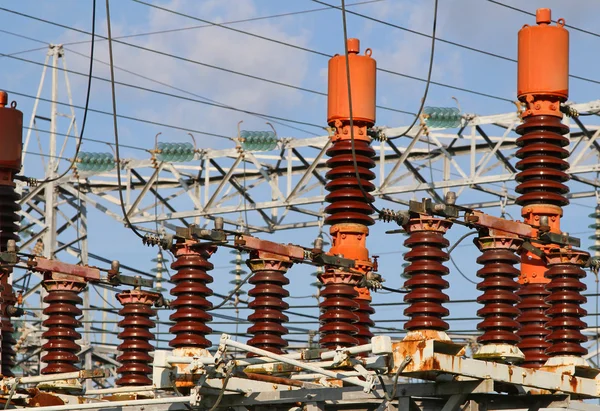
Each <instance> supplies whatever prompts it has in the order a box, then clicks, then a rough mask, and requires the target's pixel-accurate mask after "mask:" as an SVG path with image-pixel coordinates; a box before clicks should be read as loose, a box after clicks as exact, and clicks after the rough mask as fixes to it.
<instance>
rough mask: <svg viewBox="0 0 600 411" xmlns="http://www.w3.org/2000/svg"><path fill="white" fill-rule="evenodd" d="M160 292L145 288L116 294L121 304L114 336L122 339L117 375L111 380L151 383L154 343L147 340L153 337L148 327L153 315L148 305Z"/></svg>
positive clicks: (129, 383) (127, 383)
mask: <svg viewBox="0 0 600 411" xmlns="http://www.w3.org/2000/svg"><path fill="white" fill-rule="evenodd" d="M159 297H160V295H159V294H157V293H152V292H149V291H142V290H127V291H123V292H120V293H118V294H117V300H119V302H120V303H121V304H122V305H123V308H121V309H120V310H119V315H120V316H122V317H123V319H122V320H121V321H119V327H121V328H123V331H121V332H120V333H119V335H118V338H119V339H121V340H122V341H123V342H122V343H121V344H120V345H119V346H118V347H117V349H118V350H119V351H121V352H122V354H121V355H119V356H118V357H117V361H119V362H120V363H121V364H122V365H121V366H120V367H119V368H117V372H118V373H119V374H120V375H121V377H120V378H118V379H117V380H116V381H115V383H116V384H117V385H121V386H139V385H152V379H151V378H149V377H148V375H150V374H152V367H151V365H150V364H152V361H153V359H152V356H150V353H151V352H153V351H154V346H153V345H152V344H151V343H150V341H152V340H154V334H152V333H151V332H150V329H152V328H154V327H155V326H156V324H155V323H154V321H153V320H152V319H151V317H153V316H155V315H156V312H155V311H154V310H153V309H152V305H153V304H154V303H155V302H156V301H157V300H158V299H159Z"/></svg>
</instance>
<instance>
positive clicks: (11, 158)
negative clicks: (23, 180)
mask: <svg viewBox="0 0 600 411" xmlns="http://www.w3.org/2000/svg"><path fill="white" fill-rule="evenodd" d="M7 105H8V93H6V92H5V91H0V168H8V169H10V170H14V171H15V172H18V171H20V170H21V155H22V152H23V112H21V111H19V110H17V108H16V104H13V105H12V106H10V107H7Z"/></svg>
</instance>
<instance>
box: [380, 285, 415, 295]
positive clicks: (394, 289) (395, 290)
mask: <svg viewBox="0 0 600 411" xmlns="http://www.w3.org/2000/svg"><path fill="white" fill-rule="evenodd" d="M381 289H382V290H385V291H390V292H392V293H397V294H407V293H409V292H410V291H408V290H406V291H404V290H398V289H396V288H390V287H386V286H384V285H382V286H381Z"/></svg>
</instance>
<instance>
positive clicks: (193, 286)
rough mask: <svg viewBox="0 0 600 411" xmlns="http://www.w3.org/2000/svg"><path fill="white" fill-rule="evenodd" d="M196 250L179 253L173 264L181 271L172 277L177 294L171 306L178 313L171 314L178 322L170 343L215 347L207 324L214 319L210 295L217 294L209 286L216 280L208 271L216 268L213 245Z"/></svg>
mask: <svg viewBox="0 0 600 411" xmlns="http://www.w3.org/2000/svg"><path fill="white" fill-rule="evenodd" d="M193 251H195V252H193V253H192V254H184V255H180V256H178V257H177V259H176V260H175V262H174V263H173V264H171V268H173V269H174V270H177V274H175V275H174V276H172V277H171V282H172V283H174V284H175V287H173V289H172V290H171V295H173V296H175V300H173V302H171V308H172V309H174V310H175V312H174V313H173V314H171V316H170V317H169V318H170V319H171V321H175V325H174V326H172V327H171V328H170V329H169V331H170V332H171V333H172V334H175V338H174V339H172V340H171V341H170V342H169V345H170V346H171V347H174V348H179V347H196V348H208V347H210V346H211V342H210V341H209V340H208V339H206V336H207V335H208V334H210V333H212V329H211V328H210V327H208V326H207V325H206V323H207V322H209V321H211V320H212V316H211V315H210V314H209V313H208V312H207V311H208V310H210V309H211V308H212V303H211V302H210V301H208V300H207V299H206V298H207V297H208V296H211V295H212V294H213V292H212V290H211V289H210V288H209V287H208V286H207V284H210V283H212V282H213V278H212V277H211V276H210V275H209V274H208V273H207V271H210V270H212V269H213V268H214V266H213V264H212V263H211V262H209V261H208V258H209V257H210V255H211V254H212V247H210V248H209V247H196V248H195V249H194V250H193Z"/></svg>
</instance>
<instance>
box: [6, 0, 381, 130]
mask: <svg viewBox="0 0 600 411" xmlns="http://www.w3.org/2000/svg"><path fill="white" fill-rule="evenodd" d="M378 1H381V0H378ZM0 33H4V34H8V35H10V36H15V37H19V38H23V39H26V40H29V41H34V42H36V43H41V44H46V45H48V42H46V41H43V40H40V39H36V38H33V37H29V36H24V35H22V34H19V33H15V32H12V31H8V30H2V29H0ZM82 43H83V42H82ZM85 43H89V41H85ZM69 44H72V43H69ZM46 48H47V46H46V47H40V48H34V49H29V50H24V51H19V52H16V53H10V54H3V53H0V58H2V57H8V58H14V59H15V60H21V61H23V62H26V63H31V64H37V65H40V66H43V64H42V63H40V62H37V61H33V60H28V59H25V58H19V57H16V56H18V55H20V54H25V53H29V52H32V51H40V50H44V49H46ZM63 48H64V49H65V50H67V51H69V52H70V53H73V54H76V55H78V56H81V57H83V58H85V59H89V58H90V56H88V55H86V54H84V53H80V52H78V51H75V50H72V49H69V48H67V47H64V45H63ZM93 61H94V62H97V63H100V64H104V65H107V66H108V65H109V64H108V63H107V62H105V61H102V60H100V59H97V58H95V57H94V58H93ZM115 69H117V70H120V71H123V72H125V73H128V74H130V75H132V76H135V77H139V78H141V79H144V80H147V81H150V82H152V83H155V84H160V85H161V86H164V87H167V88H170V89H172V90H177V91H180V92H182V93H185V94H189V95H190V96H194V97H197V98H199V99H201V100H205V101H198V102H199V103H201V104H206V102H209V103H214V104H212V105H214V106H215V107H220V106H222V108H226V109H230V110H235V111H240V112H244V113H248V114H249V115H251V116H255V117H258V118H262V119H265V120H269V121H271V122H272V123H274V124H279V125H281V126H284V127H287V128H290V129H293V130H297V131H301V132H303V133H306V134H309V135H311V136H317V134H315V133H313V132H311V131H308V130H305V129H303V128H300V127H296V126H293V125H291V124H286V123H285V122H283V121H284V120H283V118H282V121H278V120H277V118H281V117H277V116H272V115H270V114H264V115H263V114H260V113H257V114H252V113H253V112H252V111H248V110H242V109H238V108H236V107H233V106H230V105H227V104H224V103H221V102H219V101H217V100H213V99H210V98H208V97H204V96H202V95H200V94H196V93H193V92H191V91H189V90H185V89H182V88H179V87H175V86H172V85H170V84H168V83H165V82H163V81H160V80H156V79H153V78H151V77H148V76H144V75H142V74H140V73H136V72H135V71H132V70H127V69H125V68H122V67H118V66H115ZM59 70H63V69H62V68H59ZM63 71H64V70H63ZM67 72H72V73H74V74H79V75H83V73H80V72H76V71H72V70H67ZM104 80H105V81H107V79H104ZM123 85H125V86H130V87H139V86H137V85H133V84H129V83H123ZM140 88H141V87H140ZM142 89H144V90H146V89H145V88H142ZM147 90H148V91H150V92H158V91H157V90H155V89H147ZM158 93H160V92H158ZM165 94H166V95H167V96H171V97H174V98H181V99H186V100H188V101H192V102H196V101H195V100H194V99H187V98H185V97H183V96H179V95H174V94H168V93H165ZM285 121H290V122H294V121H295V120H291V119H287V118H286V119H285ZM314 126H315V127H319V128H323V127H322V126H319V125H314Z"/></svg>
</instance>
